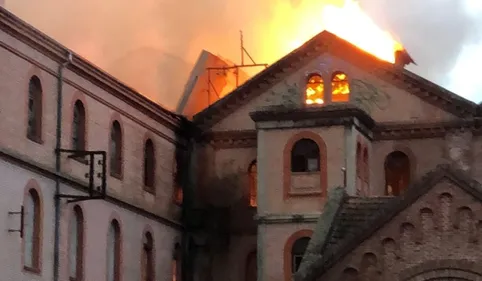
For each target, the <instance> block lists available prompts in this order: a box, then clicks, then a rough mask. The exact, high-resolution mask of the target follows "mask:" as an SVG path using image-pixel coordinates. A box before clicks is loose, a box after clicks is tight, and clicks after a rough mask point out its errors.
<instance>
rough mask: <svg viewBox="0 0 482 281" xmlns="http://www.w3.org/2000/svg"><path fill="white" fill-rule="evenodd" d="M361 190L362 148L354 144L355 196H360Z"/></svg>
mask: <svg viewBox="0 0 482 281" xmlns="http://www.w3.org/2000/svg"><path fill="white" fill-rule="evenodd" d="M362 189H363V169H362V147H361V143H360V142H357V144H356V195H361V193H362Z"/></svg>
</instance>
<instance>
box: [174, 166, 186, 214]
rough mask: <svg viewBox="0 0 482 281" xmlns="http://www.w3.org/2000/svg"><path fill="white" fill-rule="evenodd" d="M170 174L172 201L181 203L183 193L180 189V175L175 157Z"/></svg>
mask: <svg viewBox="0 0 482 281" xmlns="http://www.w3.org/2000/svg"><path fill="white" fill-rule="evenodd" d="M172 176H173V182H174V196H173V197H174V203H176V204H178V205H181V204H182V200H183V196H184V194H183V191H182V185H181V177H180V175H179V165H178V163H177V161H176V159H174V161H173V163H172Z"/></svg>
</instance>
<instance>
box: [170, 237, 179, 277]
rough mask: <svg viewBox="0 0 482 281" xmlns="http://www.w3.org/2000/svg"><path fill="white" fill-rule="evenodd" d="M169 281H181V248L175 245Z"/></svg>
mask: <svg viewBox="0 0 482 281" xmlns="http://www.w3.org/2000/svg"><path fill="white" fill-rule="evenodd" d="M171 269H172V272H171V274H172V278H171V281H181V246H180V245H179V244H177V243H176V245H175V246H174V253H173V256H172V261H171Z"/></svg>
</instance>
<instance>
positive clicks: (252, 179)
mask: <svg viewBox="0 0 482 281" xmlns="http://www.w3.org/2000/svg"><path fill="white" fill-rule="evenodd" d="M248 177H249V206H251V207H256V200H257V196H256V194H257V188H258V171H257V164H256V160H254V161H253V162H251V164H250V165H249V168H248Z"/></svg>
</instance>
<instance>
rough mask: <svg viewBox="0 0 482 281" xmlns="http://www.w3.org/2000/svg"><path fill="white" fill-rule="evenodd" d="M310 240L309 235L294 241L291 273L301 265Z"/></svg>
mask: <svg viewBox="0 0 482 281" xmlns="http://www.w3.org/2000/svg"><path fill="white" fill-rule="evenodd" d="M309 242H310V238H309V237H303V238H300V239H298V240H296V241H295V243H293V248H292V249H291V273H295V272H296V271H297V270H298V268H299V267H300V265H301V260H302V259H303V255H304V254H305V251H306V247H308V243H309Z"/></svg>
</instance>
